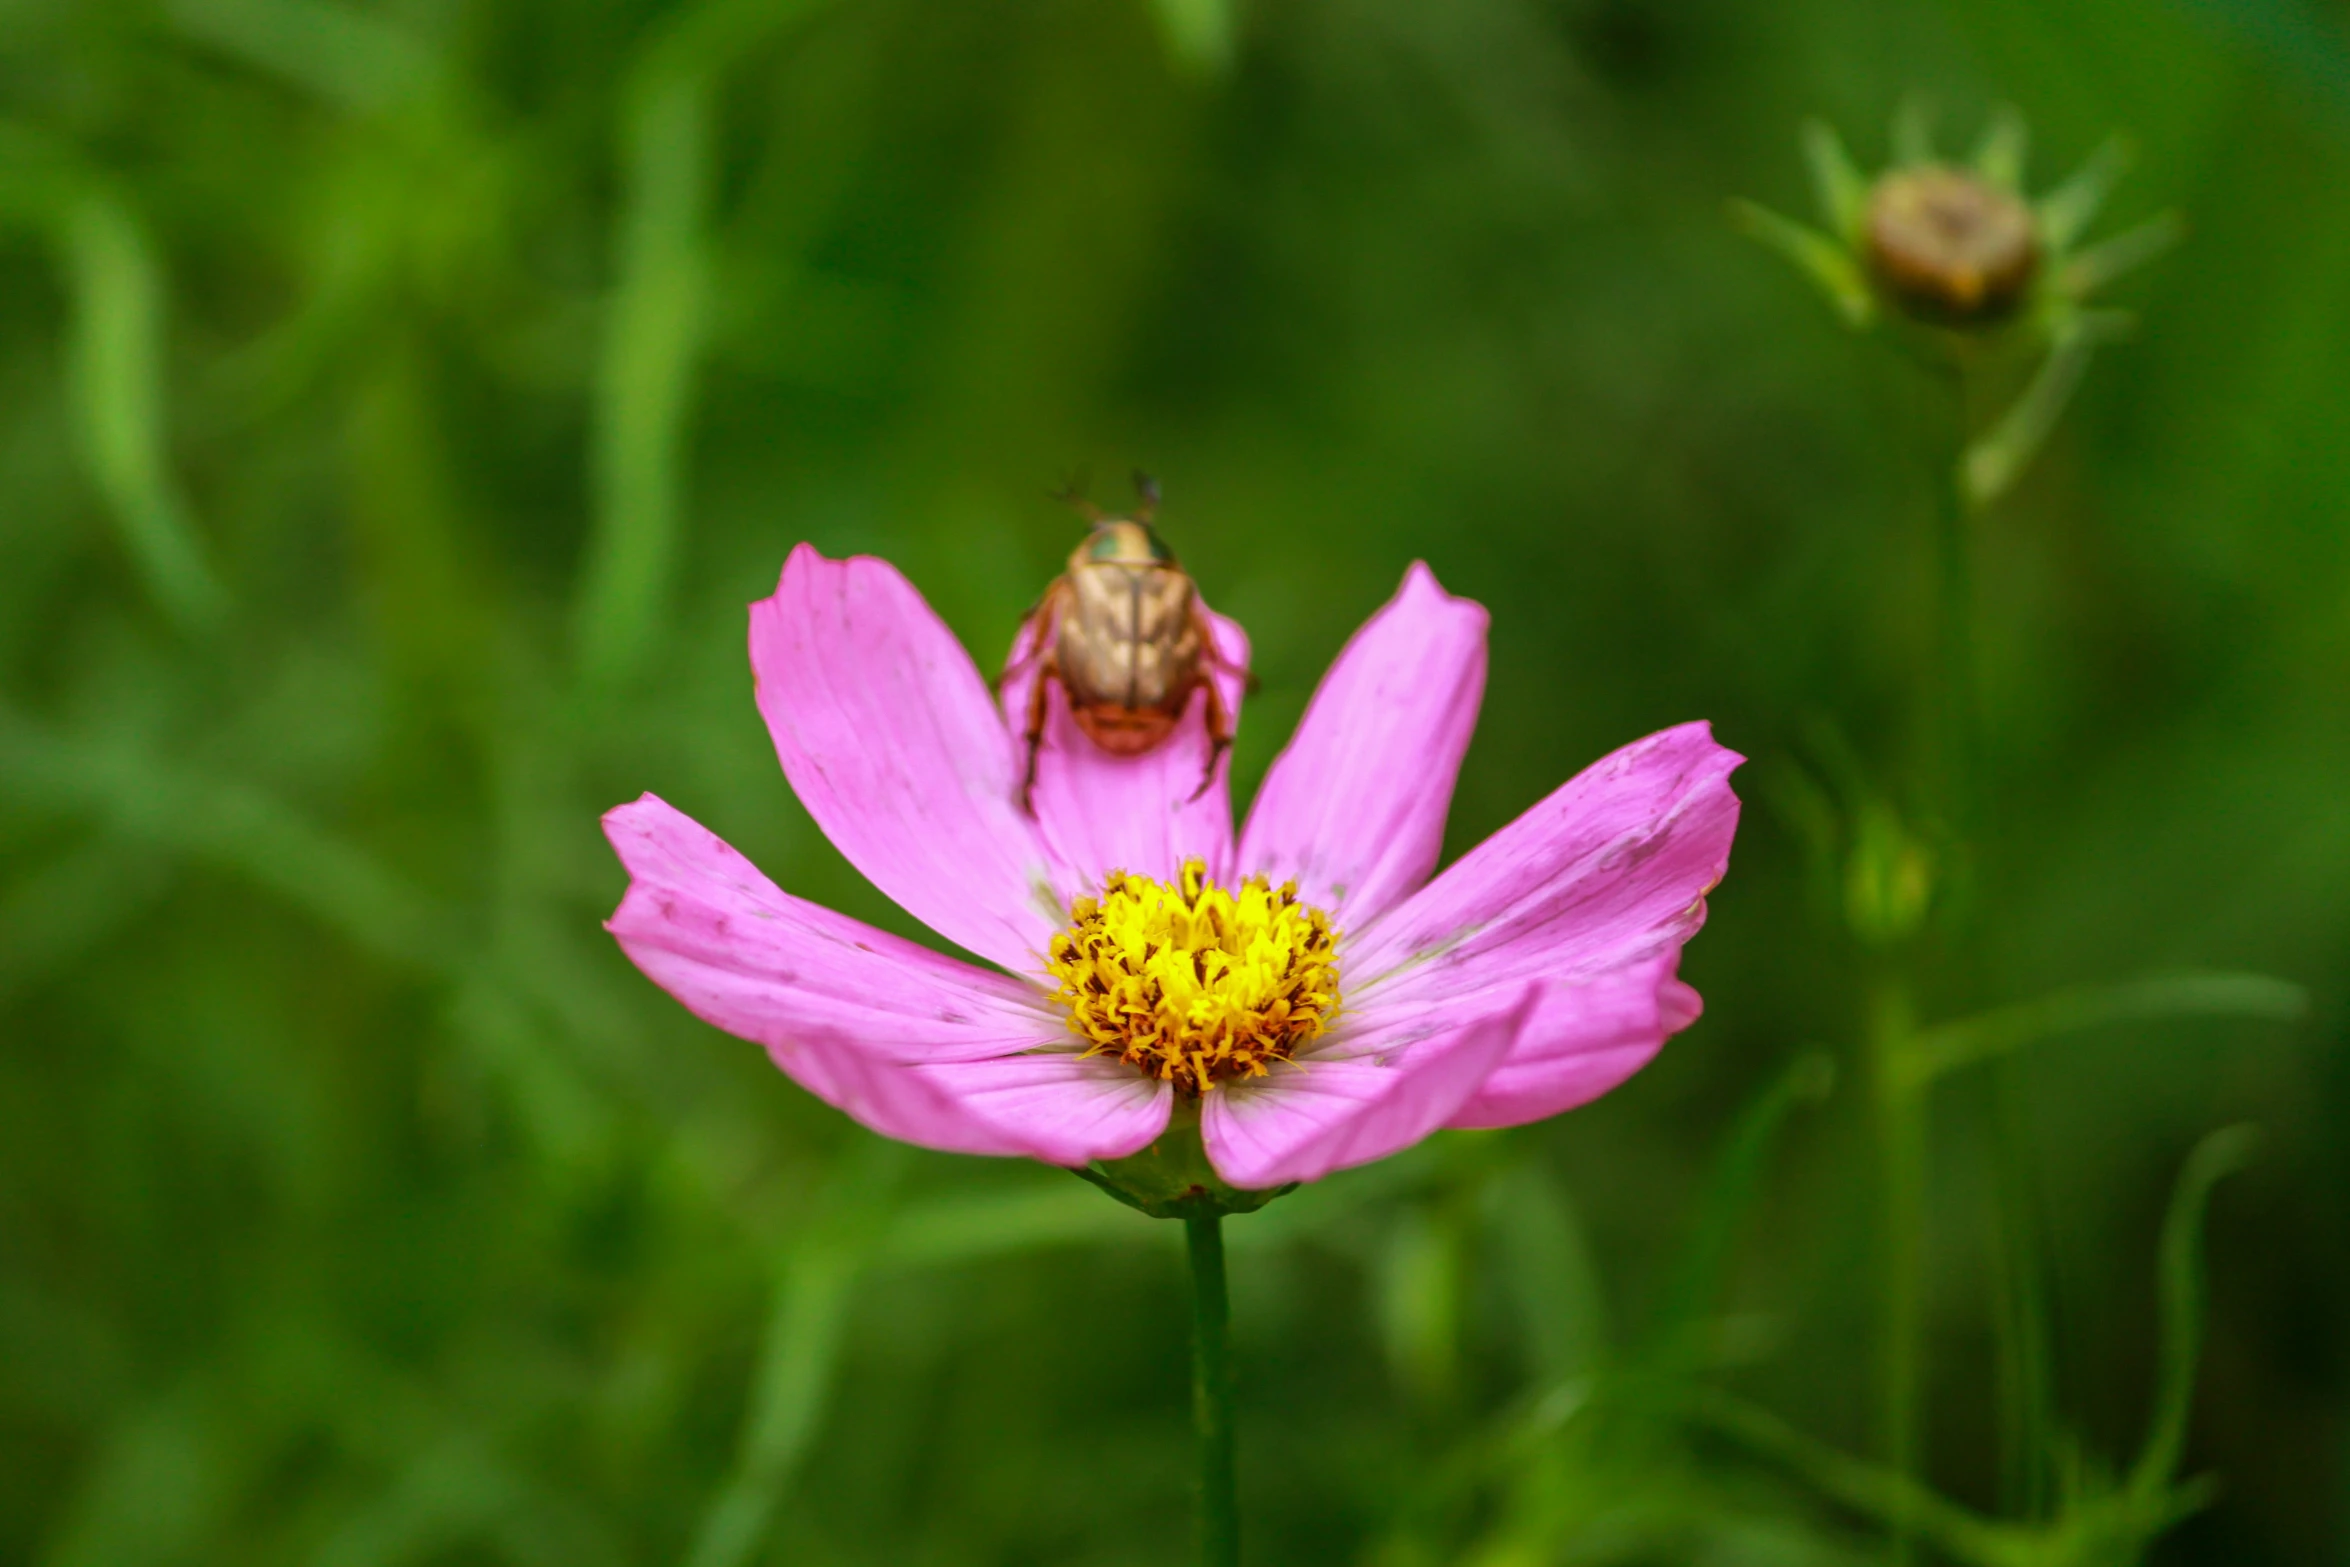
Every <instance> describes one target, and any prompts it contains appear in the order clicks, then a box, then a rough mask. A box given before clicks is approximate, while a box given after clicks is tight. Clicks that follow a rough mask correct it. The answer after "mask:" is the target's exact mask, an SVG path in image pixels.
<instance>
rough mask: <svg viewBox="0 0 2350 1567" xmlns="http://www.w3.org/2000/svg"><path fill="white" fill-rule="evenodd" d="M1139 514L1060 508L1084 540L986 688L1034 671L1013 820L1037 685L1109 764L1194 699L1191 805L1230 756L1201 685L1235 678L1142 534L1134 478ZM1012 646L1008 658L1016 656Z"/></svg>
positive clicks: (1192, 603)
mask: <svg viewBox="0 0 2350 1567" xmlns="http://www.w3.org/2000/svg"><path fill="white" fill-rule="evenodd" d="M1134 488H1135V491H1136V493H1137V494H1138V495H1139V496H1140V497H1141V501H1142V504H1140V505H1139V506H1137V507H1136V508H1135V509H1134V514H1133V515H1132V516H1128V517H1113V516H1109V515H1107V514H1105V513H1104V512H1102V511H1101V510H1100V509H1099V508H1098V507H1096V506H1094V505H1093V504H1092V503H1091V502H1088V501H1086V500H1084V499H1082V498H1080V497H1078V496H1077V495H1075V494H1074V493H1072V494H1070V495H1068V496H1066V497H1064V498H1065V499H1068V500H1069V501H1070V502H1071V504H1073V505H1075V506H1076V507H1078V509H1079V510H1080V511H1082V512H1084V513H1085V515H1086V516H1087V517H1088V518H1090V519H1091V521H1092V523H1093V529H1092V531H1091V532H1090V533H1088V534H1087V535H1086V537H1085V539H1084V541H1083V542H1082V543H1080V544H1079V545H1078V546H1077V548H1076V549H1074V550H1072V551H1070V553H1069V569H1068V570H1067V571H1064V572H1062V573H1061V575H1059V576H1058V577H1055V578H1054V579H1053V580H1052V583H1051V585H1050V586H1048V587H1047V588H1046V589H1045V590H1044V596H1043V597H1042V598H1040V599H1039V600H1037V603H1036V607H1035V608H1034V609H1032V610H1030V611H1029V612H1028V616H1027V618H1026V620H1025V621H1024V622H1023V623H1022V628H1021V633H1022V635H1021V640H1022V641H1025V642H1026V644H1027V647H1026V650H1025V651H1023V652H1021V653H1020V654H1019V655H1018V656H1017V657H1016V658H1014V659H1013V660H1012V661H1010V662H1009V663H1007V664H1005V666H1004V672H1003V673H1002V674H1001V675H998V676H997V677H996V685H997V687H998V689H1001V688H1002V686H1003V684H1004V683H1005V682H1006V681H1008V680H1010V679H1011V678H1012V677H1014V676H1015V675H1018V674H1019V673H1021V672H1022V671H1023V670H1026V669H1028V668H1029V667H1031V666H1034V668H1035V670H1036V681H1035V684H1034V685H1032V686H1031V687H1030V688H1029V692H1028V723H1027V728H1026V731H1025V733H1026V738H1027V742H1028V763H1027V766H1026V768H1025V769H1024V770H1023V772H1022V773H1021V776H1020V808H1021V809H1022V810H1024V811H1030V812H1032V813H1033V809H1034V808H1033V807H1032V806H1031V805H1030V803H1029V794H1030V792H1031V791H1032V790H1033V789H1034V788H1035V787H1036V753H1037V748H1038V746H1039V745H1040V744H1041V743H1042V742H1043V739H1044V725H1045V685H1046V683H1047V682H1048V681H1055V680H1057V681H1059V682H1060V685H1061V689H1062V690H1063V691H1065V692H1067V693H1068V695H1069V713H1070V716H1071V717H1073V718H1074V719H1076V721H1077V727H1078V728H1079V729H1081V730H1083V731H1084V732H1085V737H1086V738H1087V739H1088V740H1091V741H1092V742H1093V743H1094V744H1095V745H1097V746H1100V747H1101V748H1102V749H1103V750H1104V751H1107V752H1109V753H1110V754H1111V755H1112V756H1141V755H1143V754H1144V753H1145V752H1147V751H1149V750H1151V749H1152V748H1153V747H1154V746H1156V745H1158V744H1159V743H1160V742H1162V741H1164V740H1165V739H1166V738H1167V736H1168V735H1170V734H1172V733H1174V731H1175V726H1176V724H1178V723H1179V722H1181V721H1182V718H1183V715H1184V712H1185V711H1186V710H1187V709H1188V708H1189V707H1190V705H1191V694H1192V693H1193V692H1194V691H1199V690H1205V691H1206V692H1207V694H1208V697H1207V709H1208V713H1207V718H1208V765H1207V768H1206V770H1205V771H1204V772H1203V773H1202V774H1201V775H1200V783H1199V788H1198V789H1197V790H1194V791H1193V793H1192V796H1191V797H1192V798H1193V799H1195V800H1196V799H1198V798H1199V797H1200V795H1202V794H1204V793H1206V792H1207V787H1208V783H1209V780H1210V779H1212V778H1213V777H1214V776H1215V772H1216V761H1217V758H1219V757H1221V756H1222V755H1223V754H1224V752H1225V750H1226V749H1227V748H1228V747H1229V746H1230V745H1231V744H1232V713H1231V710H1230V709H1229V708H1228V707H1226V705H1225V703H1224V697H1223V693H1222V692H1221V691H1219V690H1218V689H1217V687H1216V682H1215V681H1214V680H1213V679H1212V678H1210V677H1211V675H1213V674H1215V673H1217V672H1224V673H1230V674H1236V675H1240V676H1242V677H1243V678H1244V679H1245V678H1247V676H1248V672H1247V671H1246V670H1245V669H1242V668H1240V667H1239V666H1237V665H1234V664H1232V663H1230V662H1228V661H1227V660H1226V659H1225V657H1224V655H1223V653H1222V652H1221V651H1219V650H1218V648H1217V646H1216V635H1215V629H1214V626H1213V625H1212V623H1211V622H1210V621H1209V619H1208V611H1207V606H1206V605H1204V604H1202V603H1201V602H1200V596H1199V589H1198V588H1197V587H1195V586H1193V584H1192V580H1191V578H1190V577H1189V576H1187V575H1186V574H1185V573H1184V570H1183V567H1182V566H1181V565H1179V564H1178V563H1177V562H1176V559H1175V553H1174V551H1172V550H1170V549H1168V548H1167V546H1166V544H1165V542H1164V541H1162V540H1161V539H1160V538H1159V535H1158V533H1157V531H1156V530H1155V529H1154V528H1152V526H1151V517H1152V514H1153V513H1154V512H1156V511H1157V510H1158V505H1159V487H1158V485H1157V484H1156V483H1154V482H1153V481H1152V480H1151V478H1150V477H1149V476H1148V475H1147V474H1140V473H1138V474H1136V475H1135V476H1134ZM1019 645H1020V644H1019V642H1015V643H1014V647H1015V648H1017V647H1019Z"/></svg>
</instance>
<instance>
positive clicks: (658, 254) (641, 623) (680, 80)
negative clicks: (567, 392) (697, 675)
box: [573, 0, 821, 682]
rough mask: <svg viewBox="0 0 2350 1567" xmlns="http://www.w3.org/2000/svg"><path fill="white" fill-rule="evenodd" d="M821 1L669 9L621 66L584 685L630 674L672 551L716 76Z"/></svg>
mask: <svg viewBox="0 0 2350 1567" xmlns="http://www.w3.org/2000/svg"><path fill="white" fill-rule="evenodd" d="M820 9H821V7H820V6H819V5H817V4H815V3H814V0H706V3H704V4H702V5H698V6H695V7H693V8H691V9H690V10H686V11H684V12H681V13H679V14H678V15H677V16H676V18H675V19H674V20H673V21H672V22H671V23H670V24H669V25H668V26H667V27H666V28H664V29H663V30H662V32H661V33H660V34H659V35H658V36H657V37H656V38H655V39H654V41H653V42H652V43H651V44H650V45H648V46H647V47H646V48H645V50H644V51H643V53H642V54H641V55H639V57H638V59H637V62H636V65H635V67H634V69H632V71H631V72H630V75H629V86H628V89H627V91H626V92H625V93H624V95H623V100H622V110H621V118H620V133H619V156H620V211H619V216H618V218H617V220H616V229H615V233H614V251H615V257H614V268H613V281H612V289H611V294H610V297H609V299H608V301H607V303H606V305H605V311H604V327H603V342H602V348H601V350H600V354H599V361H598V364H597V367H596V385H595V421H594V435H593V447H592V449H591V452H590V454H589V461H590V464H591V468H592V474H591V477H592V480H593V485H592V488H593V495H594V502H595V518H594V523H593V527H592V529H591V531H590V534H589V538H588V544H587V552H586V556H585V559H584V561H583V563H582V566H581V577H580V583H579V588H578V599H577V602H576V603H575V604H574V606H573V614H574V625H573V643H574V647H575V649H576V651H577V656H578V659H579V664H580V668H581V671H582V672H583V673H584V674H585V675H586V676H587V678H588V679H589V680H591V681H596V682H609V681H614V680H624V679H626V678H627V677H628V676H629V675H631V674H633V673H634V672H635V671H636V670H637V669H639V668H641V667H642V665H643V662H644V660H645V658H646V656H647V655H648V654H649V653H650V652H651V651H652V645H653V642H654V640H655V638H656V636H657V635H658V633H659V631H660V622H661V616H662V614H663V612H664V610H665V609H666V608H667V605H668V600H669V591H670V587H671V583H672V579H673V578H674V577H675V575H676V572H677V557H678V553H679V551H680V549H681V548H682V545H683V540H682V537H681V535H682V533H683V530H684V527H685V514H686V464H687V448H688V446H689V444H690V438H691V433H692V424H693V413H694V389H695V380H696V376H697V372H698V369H699V366H700V363H701V359H702V355H703V352H704V350H705V348H706V346H707V344H708V339H709V335H710V328H711V320H712V316H713V302H712V300H711V297H710V295H711V287H712V284H711V277H712V273H713V270H714V266H715V262H714V259H713V256H712V254H711V250H712V242H711V237H710V234H709V225H710V211H709V209H710V199H711V185H712V180H713V177H714V163H715V160H716V158H717V156H718V147H717V140H718V128H717V107H716V106H717V94H718V82H719V79H720V77H721V74H722V73H723V72H724V71H725V70H726V69H727V68H728V67H730V66H732V65H734V64H735V63H736V62H738V61H739V60H741V59H742V58H743V56H744V55H745V54H746V53H747V52H748V51H749V50H750V49H752V48H753V47H754V46H755V45H757V44H758V43H759V42H760V40H761V39H763V38H767V37H772V36H773V35H774V34H775V33H776V32H777V31H779V30H780V29H782V28H784V27H786V26H788V25H790V24H794V23H797V22H800V21H802V20H804V19H805V18H806V17H808V16H809V15H811V14H813V13H815V12H816V11H818V10H820Z"/></svg>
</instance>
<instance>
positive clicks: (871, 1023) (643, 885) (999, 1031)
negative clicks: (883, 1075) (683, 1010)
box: [604, 794, 1069, 1062]
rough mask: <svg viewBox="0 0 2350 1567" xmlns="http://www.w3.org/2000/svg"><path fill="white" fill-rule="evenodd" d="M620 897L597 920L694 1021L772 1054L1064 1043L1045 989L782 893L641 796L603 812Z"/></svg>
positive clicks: (976, 1052)
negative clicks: (834, 1042) (842, 1043)
mask: <svg viewBox="0 0 2350 1567" xmlns="http://www.w3.org/2000/svg"><path fill="white" fill-rule="evenodd" d="M604 831H605V834H606V835H607V836H608V837H610V838H611V840H612V847H613V848H614V849H615V850H617V851H618V852H619V855H620V861H621V863H622V864H623V865H625V866H627V867H628V873H629V878H630V880H629V884H628V892H627V895H626V896H625V897H623V898H622V899H621V900H620V907H619V909H618V910H616V911H615V912H614V913H613V915H612V918H611V919H610V920H609V921H608V922H607V923H606V926H605V928H606V929H608V930H610V931H611V932H612V934H613V935H614V936H615V937H616V938H618V940H619V942H620V946H621V949H622V950H623V951H625V952H626V953H627V954H628V955H629V957H630V959H631V960H633V961H634V962H635V964H636V965H637V967H638V968H640V969H643V970H644V971H645V974H646V975H647V976H648V977H649V978H651V979H652V981H653V982H654V983H655V984H657V985H659V986H660V987H661V988H662V989H664V990H666V991H668V992H669V993H670V994H671V995H673V996H675V997H676V998H677V999H678V1000H680V1001H682V1002H684V1003H685V1005H686V1007H687V1009H688V1010H690V1011H691V1012H692V1013H693V1014H694V1015H695V1016H696V1017H699V1018H701V1019H702V1020H703V1021H705V1022H708V1023H711V1024H714V1025H716V1026H717V1027H719V1028H723V1029H725V1030H726V1031H727V1032H728V1033H730V1034H735V1035H738V1036H740V1037H741V1038H744V1039H748V1040H752V1041H754V1042H756V1043H758V1044H762V1045H765V1046H767V1047H768V1048H769V1049H770V1050H781V1049H783V1048H784V1047H785V1046H787V1045H789V1044H790V1043H791V1042H793V1041H795V1040H797V1039H799V1038H801V1037H802V1036H804V1035H808V1034H811V1033H824V1034H828V1035H831V1036H835V1037H837V1038H839V1039H843V1040H849V1041H853V1042H855V1043H856V1044H857V1045H858V1047H859V1048H861V1049H862V1050H864V1051H865V1052H866V1053H867V1054H869V1055H872V1056H873V1057H875V1058H876V1059H878V1060H884V1061H908V1062H912V1061H970V1060H978V1059H984V1058H987V1057H991V1056H1002V1055H1008V1054H1011V1053H1013V1052H1015V1051H1022V1050H1030V1049H1034V1048H1037V1047H1039V1046H1051V1047H1053V1048H1061V1047H1064V1046H1065V1045H1066V1044H1067V1042H1068V1037H1069V1036H1068V1030H1067V1024H1066V1021H1065V1020H1064V1019H1063V1018H1062V1017H1061V1016H1060V1015H1059V1014H1058V1013H1056V1012H1055V1011H1053V1010H1052V1008H1051V1006H1050V1003H1048V1002H1047V1001H1046V1000H1045V999H1044V997H1043V995H1042V993H1041V992H1040V991H1038V990H1037V989H1035V988H1034V987H1032V986H1029V985H1024V984H1022V983H1021V982H1019V981H1018V980H1015V979H1009V978H1007V977H1005V976H1004V975H1002V974H998V973H995V972H993V971H992V970H989V969H983V968H979V967H976V966H975V965H973V964H969V963H961V962H957V961H956V960H955V959H953V958H949V957H944V956H942V955H940V954H939V953H936V952H932V951H930V950H929V949H927V948H924V947H918V946H916V945H914V944H913V943H912V942H910V941H906V940H903V939H901V938H899V937H896V936H892V935H888V934H886V933H885V932H882V931H878V930H875V929H873V927H871V926H870V925H866V924H863V923H861V922H859V921H857V920H853V919H850V918H848V917H847V916H845V915H840V914H835V913H833V912H832V911H831V910H830V909H825V908H820V907H818V906H817V905H815V904H813V903H809V902H807V901H805V900H803V899H800V898H795V897H792V896H791V895H790V894H788V893H786V892H784V891H783V890H781V889H780V888H778V887H777V886H776V885H775V884H774V883H773V882H771V881H769V880H768V879H767V878H766V877H765V876H762V875H760V874H759V871H758V869H757V867H755V866H753V865H752V864H751V862H750V861H748V860H746V859H744V858H743V857H742V856H741V855H739V854H737V853H736V852H735V851H734V850H733V849H731V848H729V847H727V846H726V844H725V843H724V842H722V841H721V840H720V839H719V837H718V836H717V834H715V833H713V832H711V831H710V830H709V829H708V828H706V827H704V826H702V825H701V824H700V823H698V822H696V821H694V820H693V819H692V818H690V817H688V816H686V815H684V814H683V813H682V812H679V811H678V810H676V809H674V808H673V807H671V806H669V805H667V804H665V803H664V802H662V801H660V800H658V799H655V798H654V797H653V796H652V795H649V794H648V795H646V796H644V797H643V798H642V799H640V800H636V801H634V802H632V803H630V804H628V805H623V806H621V807H619V808H618V809H616V810H613V811H610V812H608V813H606V815H605V817H604Z"/></svg>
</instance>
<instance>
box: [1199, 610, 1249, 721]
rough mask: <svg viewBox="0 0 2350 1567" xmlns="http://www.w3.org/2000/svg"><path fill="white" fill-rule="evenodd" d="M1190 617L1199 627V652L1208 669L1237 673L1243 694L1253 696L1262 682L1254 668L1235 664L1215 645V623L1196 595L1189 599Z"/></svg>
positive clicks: (1227, 673) (1230, 673) (1229, 673)
mask: <svg viewBox="0 0 2350 1567" xmlns="http://www.w3.org/2000/svg"><path fill="white" fill-rule="evenodd" d="M1191 618H1192V623H1193V625H1195V626H1197V627H1198V628H1199V645H1200V653H1201V656H1202V657H1203V658H1205V659H1206V661H1207V665H1208V667H1209V668H1210V669H1213V670H1215V671H1216V672H1217V673H1219V674H1225V675H1238V676H1239V677H1240V689H1241V691H1242V693H1243V694H1244V695H1247V696H1255V695H1256V694H1257V692H1258V691H1260V690H1262V689H1263V688H1264V682H1263V681H1261V680H1259V679H1258V678H1257V672H1256V671H1255V670H1253V669H1251V668H1249V667H1248V666H1247V665H1246V664H1235V663H1234V662H1232V660H1230V659H1228V658H1226V657H1225V656H1224V650H1223V649H1222V648H1221V647H1218V646H1217V645H1216V623H1215V621H1214V620H1212V619H1210V618H1209V616H1208V608H1207V606H1206V605H1205V604H1202V603H1201V602H1200V601H1199V599H1198V598H1197V597H1196V596H1195V597H1194V598H1193V599H1192V601H1191Z"/></svg>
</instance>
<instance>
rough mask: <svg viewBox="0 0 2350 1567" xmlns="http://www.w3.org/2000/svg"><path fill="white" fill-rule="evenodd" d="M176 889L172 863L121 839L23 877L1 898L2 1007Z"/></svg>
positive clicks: (75, 851) (84, 847) (66, 855)
mask: <svg viewBox="0 0 2350 1567" xmlns="http://www.w3.org/2000/svg"><path fill="white" fill-rule="evenodd" d="M170 885H171V868H170V867H169V866H168V865H166V864H164V863H163V862H162V861H161V860H160V859H158V858H157V857H156V856H155V855H152V854H145V853H142V852H140V851H139V850H138V849H136V848H134V847H132V846H130V845H127V844H124V843H121V842H119V841H101V842H96V843H88V844H83V845H80V846H79V847H76V848H74V849H70V850H68V851H67V852H65V853H64V854H61V855H59V856H58V857H57V858H55V859H53V860H50V861H49V862H48V863H46V864H43V865H40V866H38V867H36V868H34V869H32V870H30V871H27V872H20V873H19V874H18V875H17V878H16V880H15V882H14V884H13V885H11V886H10V887H9V888H8V890H7V892H6V894H5V895H4V896H0V1004H4V1003H6V1002H7V1001H9V1000H10V999H11V998H13V997H14V996H16V995H17V994H19V993H20V992H22V991H24V990H25V989H27V988H28V987H30V986H32V985H34V984H37V983H39V982H40V981H41V980H42V979H43V978H45V977H46V976H48V975H49V974H50V973H52V972H54V971H55V970H56V969H58V968H60V967H62V966H63V965H64V964H66V963H69V962H71V961H72V960H73V959H74V958H77V957H79V956H80V955H81V954H83V953H84V952H87V951H89V950H90V949H91V948H93V947H96V946H98V945H99V944H101V943H102V942H104V941H105V940H107V938H109V937H110V936H112V935H114V934H115V932H117V931H119V930H120V929H122V927H123V926H125V925H127V924H129V923H130V922H131V921H132V920H134V919H137V918H138V917H139V916H141V915H143V914H145V913H146V912H147V911H148V910H150V909H152V908H153V907H154V906H155V905H156V904H157V903H158V902H160V901H161V899H162V896H163V893H164V892H165V890H166V889H167V888H169V887H170Z"/></svg>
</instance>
